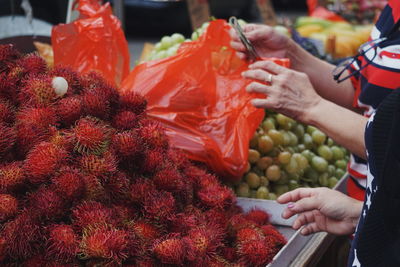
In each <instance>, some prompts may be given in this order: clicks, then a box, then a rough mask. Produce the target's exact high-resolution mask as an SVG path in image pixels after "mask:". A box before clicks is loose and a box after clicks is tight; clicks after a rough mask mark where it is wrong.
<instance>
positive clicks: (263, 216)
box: [245, 209, 270, 226]
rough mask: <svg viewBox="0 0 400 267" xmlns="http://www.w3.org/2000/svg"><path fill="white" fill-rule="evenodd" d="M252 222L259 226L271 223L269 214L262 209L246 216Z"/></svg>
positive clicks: (250, 212) (252, 211)
mask: <svg viewBox="0 0 400 267" xmlns="http://www.w3.org/2000/svg"><path fill="white" fill-rule="evenodd" d="M245 217H246V218H247V219H249V220H250V221H253V222H255V223H256V224H257V225H259V226H262V225H265V224H268V223H269V217H270V216H269V214H268V213H267V212H265V211H263V210H260V209H252V210H250V211H249V212H248V213H247V214H246V216H245Z"/></svg>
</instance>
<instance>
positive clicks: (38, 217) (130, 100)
mask: <svg viewBox="0 0 400 267" xmlns="http://www.w3.org/2000/svg"><path fill="white" fill-rule="evenodd" d="M285 243H286V240H285V238H284V237H283V236H282V235H281V234H280V233H279V232H278V231H277V230H276V229H275V228H274V227H273V226H272V225H271V224H270V223H269V216H268V214H266V213H265V212H263V211H260V210H254V211H251V212H249V213H248V214H243V212H242V211H241V209H240V208H239V207H238V206H237V205H236V199H235V196H234V194H233V192H232V191H231V189H229V188H228V187H226V186H224V185H222V184H221V183H220V182H219V180H218V178H217V177H216V176H215V175H213V174H211V173H210V172H208V171H207V170H205V169H203V168H202V167H199V166H198V165H196V164H195V163H193V162H190V161H189V160H188V159H187V158H186V156H185V155H184V154H183V153H182V152H181V151H179V150H176V149H174V148H173V147H171V146H170V144H169V141H168V138H167V136H166V135H165V132H164V129H163V128H162V127H161V125H160V124H159V123H158V122H156V121H153V120H151V119H149V118H148V117H147V116H146V100H145V98H143V97H142V96H140V95H137V94H135V93H127V94H124V95H119V94H118V92H117V90H116V89H115V88H113V87H112V86H111V85H110V84H108V83H107V82H106V81H105V80H104V79H103V78H102V77H101V76H100V75H99V74H97V73H94V72H93V73H88V74H84V75H81V74H78V73H76V72H74V71H73V70H71V69H69V68H65V67H59V66H57V67H55V68H54V69H49V68H48V67H47V66H46V65H45V63H44V61H43V60H42V59H41V58H40V57H38V56H37V55H35V54H30V55H26V56H23V55H21V54H19V53H18V52H16V51H15V50H14V49H13V48H12V47H11V46H8V45H6V46H4V45H3V46H0V265H1V266H121V265H124V266H265V265H266V264H268V263H269V262H270V261H271V260H272V259H273V257H274V255H275V254H276V253H277V252H278V251H279V249H280V248H281V247H282V246H283V245H284V244H285Z"/></svg>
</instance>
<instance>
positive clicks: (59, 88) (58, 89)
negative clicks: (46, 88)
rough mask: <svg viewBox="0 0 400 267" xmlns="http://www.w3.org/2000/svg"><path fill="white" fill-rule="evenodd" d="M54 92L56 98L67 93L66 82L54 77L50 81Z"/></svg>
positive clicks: (61, 78)
mask: <svg viewBox="0 0 400 267" xmlns="http://www.w3.org/2000/svg"><path fill="white" fill-rule="evenodd" d="M51 85H52V86H53V88H54V92H55V93H56V95H57V96H59V97H62V96H64V95H65V94H66V93H67V91H68V82H67V81H66V80H65V79H64V78H63V77H54V78H53V80H52V81H51Z"/></svg>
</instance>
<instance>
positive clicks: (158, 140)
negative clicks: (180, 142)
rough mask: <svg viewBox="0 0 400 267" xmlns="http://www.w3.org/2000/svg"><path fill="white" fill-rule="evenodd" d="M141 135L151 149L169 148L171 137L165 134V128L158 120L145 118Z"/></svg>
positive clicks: (140, 130) (140, 131)
mask: <svg viewBox="0 0 400 267" xmlns="http://www.w3.org/2000/svg"><path fill="white" fill-rule="evenodd" d="M139 136H140V137H141V139H142V140H143V142H144V143H145V144H146V146H147V147H148V148H149V149H164V150H167V149H168V148H169V139H168V136H167V135H166V134H165V129H164V128H163V127H162V126H161V124H160V123H159V122H157V121H153V120H144V122H143V123H142V127H141V128H140V129H139Z"/></svg>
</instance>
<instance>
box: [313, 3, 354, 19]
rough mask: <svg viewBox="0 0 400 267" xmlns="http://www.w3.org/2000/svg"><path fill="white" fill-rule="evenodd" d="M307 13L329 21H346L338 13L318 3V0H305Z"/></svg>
mask: <svg viewBox="0 0 400 267" xmlns="http://www.w3.org/2000/svg"><path fill="white" fill-rule="evenodd" d="M307 7H308V15H309V16H311V17H316V18H320V19H326V20H330V21H346V20H345V19H344V18H342V17H341V16H339V15H338V14H336V13H334V12H332V11H329V10H328V9H326V8H325V7H322V6H319V5H318V0H307Z"/></svg>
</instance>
